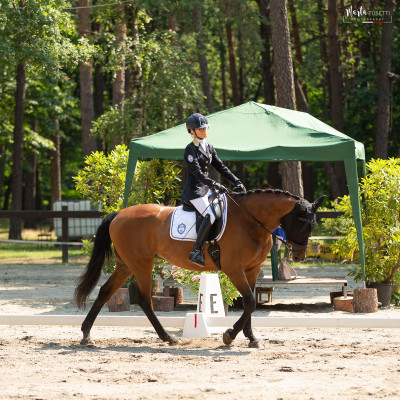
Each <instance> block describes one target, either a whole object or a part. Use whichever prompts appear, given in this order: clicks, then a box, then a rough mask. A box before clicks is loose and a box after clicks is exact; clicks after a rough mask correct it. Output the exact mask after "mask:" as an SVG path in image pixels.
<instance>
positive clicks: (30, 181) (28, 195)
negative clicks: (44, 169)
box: [24, 152, 37, 229]
mask: <svg viewBox="0 0 400 400" xmlns="http://www.w3.org/2000/svg"><path fill="white" fill-rule="evenodd" d="M25 165H27V168H26V170H25V179H24V181H25V186H24V210H35V209H36V169H37V155H36V153H35V152H27V154H26V156H25ZM24 227H25V228H27V229H35V228H36V219H30V218H29V219H28V218H25V219H24Z"/></svg>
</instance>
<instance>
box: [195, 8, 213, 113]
mask: <svg viewBox="0 0 400 400" xmlns="http://www.w3.org/2000/svg"><path fill="white" fill-rule="evenodd" d="M193 25H194V31H195V32H196V46H197V51H198V57H199V64H200V71H201V82H202V84H203V94H204V97H205V99H204V101H205V105H206V107H207V110H208V112H209V113H213V112H214V100H213V96H212V91H211V81H210V75H209V73H208V63H207V58H206V47H205V45H204V42H203V40H202V38H201V36H202V31H203V26H202V18H201V7H200V3H197V2H196V3H195V5H194V8H193Z"/></svg>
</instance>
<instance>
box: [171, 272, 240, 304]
mask: <svg viewBox="0 0 400 400" xmlns="http://www.w3.org/2000/svg"><path fill="white" fill-rule="evenodd" d="M172 270H173V272H172V277H173V278H174V279H175V280H176V281H177V282H179V283H180V284H181V285H183V286H187V287H189V288H190V290H191V291H192V292H193V293H195V294H196V293H197V292H198V291H199V287H200V274H199V272H198V271H189V270H187V269H183V268H180V267H176V266H173V267H172ZM203 273H204V274H215V272H211V271H207V272H203ZM218 277H219V284H220V286H221V293H222V299H223V300H224V302H225V303H226V304H228V305H230V306H231V305H232V304H233V301H234V300H236V299H237V298H238V297H239V296H240V293H239V292H238V290H237V289H236V288H235V286H233V284H232V282H231V280H230V279H229V278H228V276H227V275H226V274H224V273H223V272H221V271H219V272H218Z"/></svg>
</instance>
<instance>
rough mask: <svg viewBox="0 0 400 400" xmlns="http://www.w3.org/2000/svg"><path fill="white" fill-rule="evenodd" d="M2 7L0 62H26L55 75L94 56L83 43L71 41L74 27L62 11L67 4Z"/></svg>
mask: <svg viewBox="0 0 400 400" xmlns="http://www.w3.org/2000/svg"><path fill="white" fill-rule="evenodd" d="M0 4H1V7H0V62H2V63H5V62H6V63H9V64H14V65H16V64H18V63H20V62H25V63H27V65H28V67H31V68H36V69H38V70H40V71H42V72H45V73H47V74H52V75H56V74H58V73H59V71H60V69H61V67H62V66H64V67H65V66H69V67H73V66H77V64H78V61H79V60H82V59H84V58H85V57H88V56H89V55H90V54H91V53H92V48H91V47H90V45H89V44H88V42H87V41H85V40H84V39H79V40H72V38H73V36H74V35H76V33H75V32H76V31H75V26H74V23H73V20H72V18H71V16H70V15H69V14H68V13H67V12H65V11H63V7H67V6H68V5H69V2H68V1H66V0H57V1H54V0H41V1H35V0H25V1H13V0H1V2H0ZM75 39H76V37H75Z"/></svg>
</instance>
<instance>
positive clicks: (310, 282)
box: [256, 275, 347, 297]
mask: <svg viewBox="0 0 400 400" xmlns="http://www.w3.org/2000/svg"><path fill="white" fill-rule="evenodd" d="M278 286H288V287H290V286H291V287H296V286H341V287H342V292H343V296H345V297H346V296H347V280H346V279H344V278H310V277H307V276H297V278H296V279H291V280H288V281H279V280H277V281H274V280H272V276H268V275H266V276H263V277H261V278H260V277H259V278H258V279H257V282H256V289H257V288H273V287H278Z"/></svg>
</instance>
